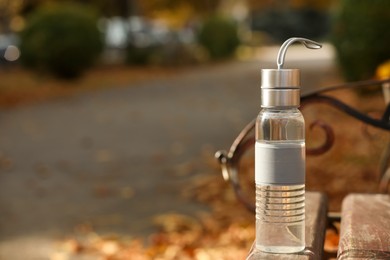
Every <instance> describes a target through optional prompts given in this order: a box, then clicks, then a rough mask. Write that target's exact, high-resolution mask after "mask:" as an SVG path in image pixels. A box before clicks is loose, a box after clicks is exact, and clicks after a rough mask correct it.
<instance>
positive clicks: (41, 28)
mask: <svg viewBox="0 0 390 260" xmlns="http://www.w3.org/2000/svg"><path fill="white" fill-rule="evenodd" d="M96 24H97V17H96V15H94V14H93V13H92V12H91V10H90V9H89V8H87V7H85V6H82V5H76V4H70V3H66V4H52V5H44V6H42V7H40V8H38V9H36V10H35V11H34V12H33V14H32V16H31V17H30V18H29V19H28V22H27V26H26V28H25V29H24V30H23V31H22V33H21V45H20V49H21V52H22V54H23V55H22V56H21V58H22V62H23V63H24V64H25V65H26V66H27V67H29V68H32V69H34V70H42V71H47V72H50V73H53V74H54V75H56V76H59V77H61V78H74V77H77V76H79V75H80V74H81V73H82V72H83V71H84V70H85V69H87V68H88V67H90V66H91V65H92V64H93V62H94V61H95V60H96V59H97V58H98V57H99V54H100V52H101V50H102V47H103V42H102V36H101V33H100V32H99V30H98V28H97V25H96Z"/></svg>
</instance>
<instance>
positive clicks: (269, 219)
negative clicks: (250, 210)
mask: <svg viewBox="0 0 390 260" xmlns="http://www.w3.org/2000/svg"><path fill="white" fill-rule="evenodd" d="M256 248H257V249H258V250H261V251H264V252H270V253H295V252H300V251H302V250H303V249H304V248H305V185H287V186H278V185H256Z"/></svg>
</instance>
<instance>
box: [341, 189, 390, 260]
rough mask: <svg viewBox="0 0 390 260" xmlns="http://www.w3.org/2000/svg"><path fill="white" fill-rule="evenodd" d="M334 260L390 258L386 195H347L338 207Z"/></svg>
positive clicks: (389, 206)
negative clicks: (338, 233) (336, 244)
mask: <svg viewBox="0 0 390 260" xmlns="http://www.w3.org/2000/svg"><path fill="white" fill-rule="evenodd" d="M338 259H341V260H344V259H390V196H389V195H383V194H375V195H368V194H350V195H348V196H347V197H346V198H345V199H344V201H343V205H342V213H341V229H340V243H339V250H338Z"/></svg>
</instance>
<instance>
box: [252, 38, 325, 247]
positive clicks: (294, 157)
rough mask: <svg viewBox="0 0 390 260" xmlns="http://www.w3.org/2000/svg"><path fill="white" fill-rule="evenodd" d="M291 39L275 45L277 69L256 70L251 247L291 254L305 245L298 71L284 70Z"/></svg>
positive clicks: (315, 46)
mask: <svg viewBox="0 0 390 260" xmlns="http://www.w3.org/2000/svg"><path fill="white" fill-rule="evenodd" d="M296 41H299V42H301V43H303V44H304V45H305V46H306V47H307V48H310V49H318V48H321V45H320V44H319V43H316V42H313V41H311V40H308V39H304V38H291V39H289V40H287V41H286V42H285V43H284V44H283V45H282V46H281V48H280V50H279V53H278V57H277V65H278V69H263V70H262V72H261V75H262V78H261V107H262V109H261V111H260V113H259V115H258V117H257V121H256V144H255V183H256V244H255V245H256V247H255V249H256V250H261V251H263V252H269V253H295V252H300V251H302V250H304V248H305V122H304V119H303V116H302V114H301V112H300V111H299V110H298V107H299V105H300V72H299V70H298V69H284V68H283V62H284V57H285V54H286V51H287V48H288V47H289V46H290V45H291V44H292V43H294V42H296Z"/></svg>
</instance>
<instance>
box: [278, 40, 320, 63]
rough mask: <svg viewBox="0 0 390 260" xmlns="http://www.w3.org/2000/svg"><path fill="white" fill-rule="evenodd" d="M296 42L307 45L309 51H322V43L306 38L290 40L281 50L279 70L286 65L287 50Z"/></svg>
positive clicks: (279, 53)
mask: <svg viewBox="0 0 390 260" xmlns="http://www.w3.org/2000/svg"><path fill="white" fill-rule="evenodd" d="M294 42H300V43H302V44H303V45H305V47H306V48H308V49H321V48H322V45H321V44H320V43H318V42H315V41H312V40H309V39H306V38H290V39H288V40H287V41H285V42H284V43H283V44H282V46H281V47H280V49H279V52H278V59H277V61H276V62H277V64H278V70H280V69H282V67H283V64H284V57H285V56H286V52H287V49H288V47H289V46H290V45H291V44H293V43H294Z"/></svg>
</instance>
